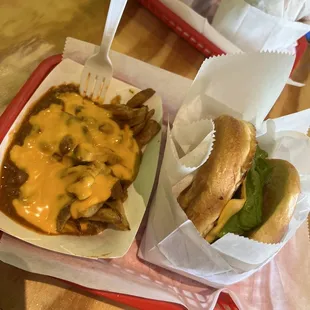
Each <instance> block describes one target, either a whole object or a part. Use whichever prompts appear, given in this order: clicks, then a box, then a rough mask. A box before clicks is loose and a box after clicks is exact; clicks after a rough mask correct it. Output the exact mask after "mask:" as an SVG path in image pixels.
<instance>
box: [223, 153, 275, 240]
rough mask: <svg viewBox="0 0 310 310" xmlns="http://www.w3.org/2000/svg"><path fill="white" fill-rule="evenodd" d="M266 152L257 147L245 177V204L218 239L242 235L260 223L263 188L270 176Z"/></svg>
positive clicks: (226, 225) (229, 221)
mask: <svg viewBox="0 0 310 310" xmlns="http://www.w3.org/2000/svg"><path fill="white" fill-rule="evenodd" d="M267 156H268V154H267V152H265V151H263V150H262V149H260V148H259V147H257V150H256V153H255V157H254V160H253V164H252V167H251V169H250V170H249V171H248V173H247V176H246V180H245V182H246V184H245V185H246V202H245V204H244V206H243V208H242V209H241V210H240V211H239V212H238V213H236V214H235V215H233V216H232V217H231V218H230V219H229V220H228V222H227V223H226V224H225V226H224V227H223V229H222V230H221V232H220V234H219V237H222V236H224V235H225V234H227V233H229V232H230V233H234V234H237V235H243V234H244V233H246V232H247V231H249V230H252V229H253V228H255V227H256V226H258V225H260V224H261V223H262V205H263V187H264V184H265V183H266V181H267V180H268V177H269V175H270V172H271V169H270V168H269V166H268V162H267V161H266V160H265V159H266V158H267Z"/></svg>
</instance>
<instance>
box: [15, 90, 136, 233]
mask: <svg viewBox="0 0 310 310" xmlns="http://www.w3.org/2000/svg"><path fill="white" fill-rule="evenodd" d="M59 98H60V99H61V100H63V102H64V107H62V106H61V105H57V104H52V105H50V106H49V107H48V108H47V109H44V110H42V111H40V112H39V113H38V114H37V115H34V116H31V117H30V119H29V122H30V124H31V125H32V131H31V132H30V134H29V135H28V136H27V137H26V138H25V140H24V144H23V145H22V146H18V145H15V146H14V147H13V148H12V149H11V152H10V158H11V160H12V161H13V162H14V163H15V165H16V166H17V167H18V168H19V169H22V170H24V171H25V172H27V174H28V180H27V181H26V182H25V183H24V184H23V185H22V186H21V188H20V197H19V198H18V199H14V200H13V206H14V208H15V209H16V212H17V214H18V215H19V216H21V217H22V218H24V219H25V220H26V221H27V222H29V223H31V224H32V225H34V226H36V227H38V228H40V229H41V230H43V231H44V232H47V233H49V234H57V218H58V215H59V213H60V211H61V210H62V208H64V207H65V206H68V205H71V207H70V210H71V216H72V217H73V218H78V217H80V216H81V215H83V214H84V213H85V211H86V210H87V209H89V208H90V207H92V206H94V205H96V204H98V203H103V202H105V201H106V200H107V199H108V198H109V197H110V196H111V190H112V188H113V186H114V184H115V183H116V182H117V180H118V179H121V180H129V181H132V179H133V178H134V176H135V169H136V165H137V164H136V163H137V160H138V158H139V148H138V145H137V143H136V141H135V139H134V138H133V135H132V132H131V130H130V129H129V127H127V126H125V128H124V129H120V127H119V126H118V124H117V123H116V122H114V121H113V120H112V119H111V115H110V113H109V112H108V111H106V110H104V109H102V108H100V107H98V106H97V105H95V104H94V103H93V102H91V101H89V100H84V99H83V98H82V97H81V96H80V95H78V94H76V93H64V94H61V95H59ZM65 136H70V137H71V147H70V148H69V149H67V153H66V154H65V156H63V155H64V153H63V152H62V149H61V148H60V145H61V142H62V141H63V138H64V137H65ZM77 150H78V151H77ZM109 153H112V154H115V155H117V162H115V163H113V162H112V163H110V165H109V166H110V169H108V170H107V166H106V165H105V164H104V162H105V161H106V160H107V158H109V156H108V155H107V154H109ZM55 154H57V155H58V159H57V158H55ZM61 156H62V157H61ZM78 156H85V158H87V161H90V162H100V161H101V162H102V164H101V165H102V166H100V165H99V167H100V168H98V167H97V168H96V169H95V170H93V171H92V172H91V173H90V174H88V176H87V177H88V179H87V180H89V181H88V182H86V183H85V184H86V185H83V184H82V183H81V184H79V182H81V178H82V177H84V178H85V169H84V168H83V169H75V168H72V167H71V166H72V165H73V162H74V160H75V159H76V158H79V157H78ZM59 158H60V161H59ZM83 158H84V157H83ZM88 159H90V160H88ZM106 164H107V163H106ZM70 167H71V168H70ZM79 167H81V166H79ZM84 167H86V166H84ZM87 167H88V166H87ZM76 168H78V167H76ZM68 169H73V170H74V169H75V171H74V173H69V172H68V171H69V170H68ZM94 171H96V172H94ZM107 171H108V173H107ZM112 174H113V175H112ZM68 188H74V189H75V190H76V191H78V195H75V197H73V196H72V191H70V193H71V194H70V193H69V192H68ZM77 197H79V198H80V199H81V200H79V199H78V198H77ZM85 197H87V198H86V199H84V198H85ZM82 199H84V200H82Z"/></svg>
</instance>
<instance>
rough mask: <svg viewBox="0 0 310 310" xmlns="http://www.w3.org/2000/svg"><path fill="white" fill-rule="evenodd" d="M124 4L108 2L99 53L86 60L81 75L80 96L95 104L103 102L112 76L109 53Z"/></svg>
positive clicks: (116, 0) (118, 1)
mask: <svg viewBox="0 0 310 310" xmlns="http://www.w3.org/2000/svg"><path fill="white" fill-rule="evenodd" d="M126 3H127V0H111V1H110V6H109V12H108V16H107V20H106V23H105V27H104V32H103V36H102V41H101V45H100V49H99V52H98V53H96V54H94V55H92V56H90V57H89V58H88V59H87V61H86V63H85V66H84V69H83V72H82V75H81V81H80V94H81V95H82V96H83V97H88V98H90V99H92V100H93V101H96V102H103V101H104V96H105V94H106V91H107V89H108V87H109V84H110V82H111V79H112V76H113V67H112V62H111V59H110V57H109V51H110V47H111V43H112V41H113V38H114V36H115V32H116V29H117V27H118V24H119V21H120V19H121V17H122V14H123V11H124V8H125V6H126Z"/></svg>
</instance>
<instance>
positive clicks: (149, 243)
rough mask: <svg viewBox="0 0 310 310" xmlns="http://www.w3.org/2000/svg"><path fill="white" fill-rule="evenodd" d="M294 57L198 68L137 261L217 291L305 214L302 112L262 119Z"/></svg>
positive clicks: (274, 249)
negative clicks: (180, 275)
mask: <svg viewBox="0 0 310 310" xmlns="http://www.w3.org/2000/svg"><path fill="white" fill-rule="evenodd" d="M293 62H294V56H292V55H288V54H278V53H252V54H240V55H230V56H221V57H216V58H211V59H208V60H205V62H204V63H203V65H202V66H201V68H200V70H199V72H198V74H197V76H196V78H195V81H194V82H193V84H192V86H191V88H190V90H189V92H188V94H187V96H186V98H185V100H184V103H183V105H182V106H181V108H180V110H179V112H178V113H177V116H176V118H175V121H174V123H173V128H172V129H170V128H168V136H167V142H166V149H165V154H164V159H163V165H162V168H161V173H160V179H159V185H158V189H157V193H156V197H155V199H154V201H153V205H152V207H151V210H150V214H149V219H148V225H147V229H146V232H145V235H144V239H143V242H142V246H141V249H140V254H139V255H140V257H142V258H143V259H145V260H147V261H149V262H152V263H154V264H157V265H159V266H162V267H164V268H167V269H169V270H172V271H175V272H178V273H180V274H182V275H185V276H188V277H190V278H192V279H195V280H197V281H200V282H202V283H205V284H208V285H211V286H214V287H221V286H225V285H229V284H233V283H236V282H238V281H240V280H242V279H245V278H246V277H248V276H249V275H251V274H253V273H254V272H255V271H257V270H258V269H260V268H261V267H262V266H264V265H265V264H266V263H268V262H269V261H270V259H272V258H273V257H274V255H276V254H277V253H278V251H279V250H280V249H281V248H282V247H283V246H284V245H285V244H286V242H287V241H288V240H289V239H290V238H291V237H292V236H293V235H294V233H295V232H296V230H297V229H298V228H299V226H300V225H301V224H302V223H303V222H304V221H305V220H306V219H307V215H308V213H309V210H310V195H309V194H310V165H309V161H308V158H309V155H310V139H309V137H308V136H307V135H306V134H307V131H308V128H309V124H310V121H309V116H310V110H305V111H302V112H298V113H295V114H291V115H288V116H284V117H280V118H278V119H273V120H271V119H269V120H267V121H264V119H265V117H266V116H267V114H268V112H269V110H270V109H271V107H272V106H273V104H274V103H275V101H276V99H277V98H278V96H279V94H280V93H281V91H282V89H283V87H284V85H285V81H286V80H287V78H288V76H289V73H290V70H291V68H292V65H293Z"/></svg>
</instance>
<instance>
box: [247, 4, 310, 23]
mask: <svg viewBox="0 0 310 310" xmlns="http://www.w3.org/2000/svg"><path fill="white" fill-rule="evenodd" d="M246 2H248V3H249V4H251V5H252V6H255V7H256V8H258V9H260V10H261V11H263V12H265V13H267V14H270V15H274V16H279V17H283V18H285V19H288V20H291V21H297V20H300V19H302V18H304V17H306V16H308V15H309V14H310V3H309V1H307V0H246Z"/></svg>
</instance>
